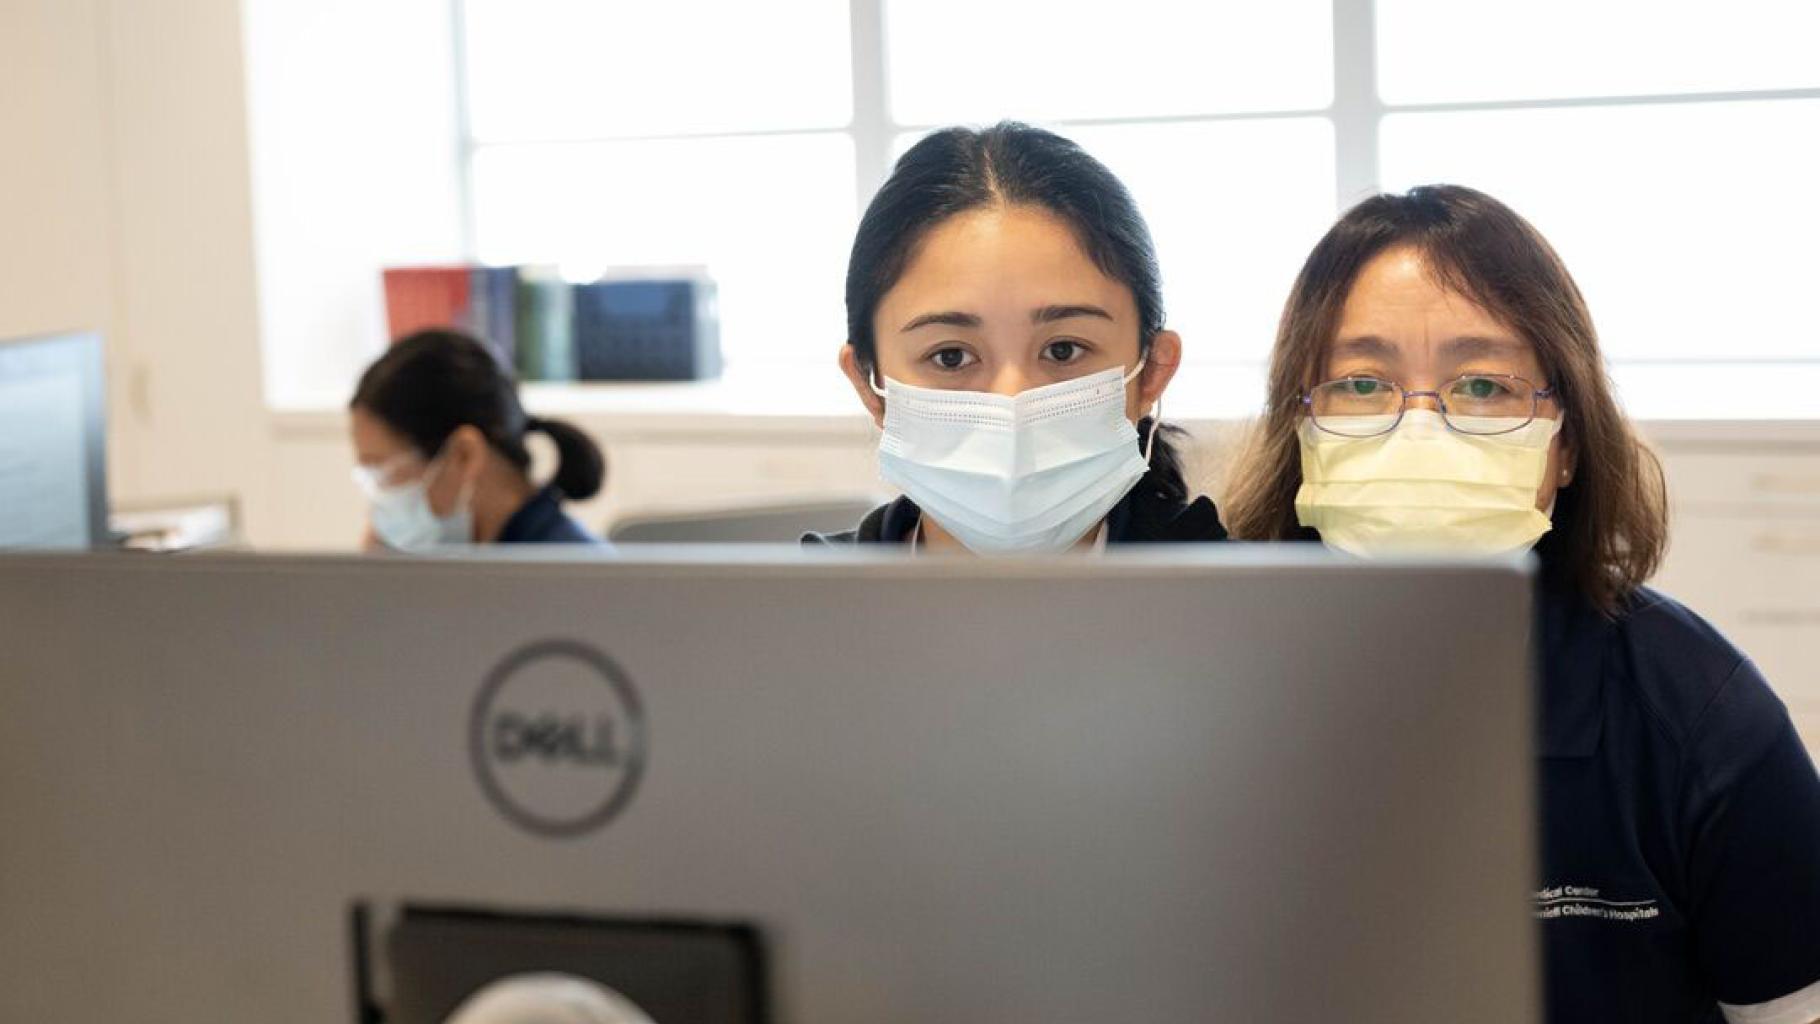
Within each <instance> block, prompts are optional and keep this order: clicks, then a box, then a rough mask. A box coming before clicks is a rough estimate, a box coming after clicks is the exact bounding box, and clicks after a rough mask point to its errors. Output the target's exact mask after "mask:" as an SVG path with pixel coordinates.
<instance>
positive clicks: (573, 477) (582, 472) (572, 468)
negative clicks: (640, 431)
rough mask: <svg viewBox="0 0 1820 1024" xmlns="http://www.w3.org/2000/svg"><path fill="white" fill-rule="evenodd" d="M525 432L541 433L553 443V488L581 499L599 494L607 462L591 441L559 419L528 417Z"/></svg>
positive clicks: (575, 428)
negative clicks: (554, 458)
mask: <svg viewBox="0 0 1820 1024" xmlns="http://www.w3.org/2000/svg"><path fill="white" fill-rule="evenodd" d="M525 429H526V430H529V431H534V432H536V433H539V434H542V435H544V436H545V437H547V438H549V439H550V440H552V441H554V442H556V458H557V461H556V479H555V481H554V483H555V484H556V489H557V490H559V491H561V492H562V493H563V494H565V495H567V496H569V497H571V498H574V499H576V500H581V499H584V498H592V497H593V496H595V495H596V494H599V493H600V485H601V484H602V483H604V482H605V481H606V478H607V459H606V456H605V455H603V454H601V451H600V446H599V445H597V444H595V443H594V441H593V439H592V438H590V437H588V435H586V434H584V433H582V432H581V430H580V429H579V428H577V427H573V426H570V425H569V424H567V423H564V422H562V421H561V420H545V419H539V418H537V417H536V416H532V417H530V418H528V419H526V420H525Z"/></svg>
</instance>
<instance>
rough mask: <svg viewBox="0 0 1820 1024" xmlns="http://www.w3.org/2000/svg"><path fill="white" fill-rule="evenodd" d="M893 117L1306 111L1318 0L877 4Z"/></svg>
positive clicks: (1327, 97)
mask: <svg viewBox="0 0 1820 1024" xmlns="http://www.w3.org/2000/svg"><path fill="white" fill-rule="evenodd" d="M885 38H886V43H887V48H888V49H889V50H890V59H889V60H888V61H887V62H886V63H887V66H888V67H889V68H890V74H891V82H890V93H891V104H892V110H893V112H894V114H895V116H896V119H897V122H898V123H899V124H907V125H909V124H917V125H936V124H947V123H950V122H957V121H974V122H979V121H996V120H999V119H1000V118H1005V117H1014V118H1019V119H1022V120H1027V121H1041V120H1063V119H1071V118H1100V117H1120V116H1160V115H1171V114H1206V113H1218V112H1227V111H1246V110H1313V109H1322V108H1325V107H1326V106H1327V105H1328V103H1329V102H1330V101H1331V100H1332V97H1333V29H1332V4H1331V2H1330V0H1272V2H1270V3H1240V2H1233V0H1224V2H1207V3H1183V2H1181V0H1125V2H1123V3H1120V4H1118V5H1116V8H1109V7H1108V6H1107V5H1106V4H1104V3H1100V2H1097V0H1096V2H1086V0H994V2H991V3H980V2H978V0H888V4H887V10H886V36H885Z"/></svg>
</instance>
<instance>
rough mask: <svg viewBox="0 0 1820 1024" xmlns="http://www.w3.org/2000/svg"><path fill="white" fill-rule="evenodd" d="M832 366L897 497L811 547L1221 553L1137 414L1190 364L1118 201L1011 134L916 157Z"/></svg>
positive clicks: (1085, 168)
mask: <svg viewBox="0 0 1820 1024" xmlns="http://www.w3.org/2000/svg"><path fill="white" fill-rule="evenodd" d="M847 324H848V337H847V344H846V346H845V347H843V348H842V350H841V354H840V365H841V369H842V370H843V371H844V372H845V373H846V375H847V378H848V380H849V381H850V382H851V383H852V386H853V389H854V392H855V393H856V394H857V395H858V396H859V399H860V401H861V402H862V403H864V405H865V407H866V410H867V411H868V412H870V413H871V414H872V418H873V420H874V421H875V422H876V423H877V424H878V425H879V427H880V428H881V429H882V430H883V431H884V436H883V438H882V439H881V441H880V443H879V468H880V472H881V475H883V477H884V478H885V480H886V481H887V482H889V483H891V484H892V485H894V486H896V487H897V488H899V489H900V490H901V491H903V497H901V498H899V499H897V500H896V501H893V502H891V503H889V504H887V505H884V506H882V507H880V508H878V509H876V510H874V511H873V512H872V513H871V514H870V515H868V516H867V517H866V518H865V520H864V521H863V522H861V523H860V525H859V526H858V528H857V529H855V530H851V531H848V532H846V533H840V534H832V535H827V536H817V535H811V536H810V537H807V538H805V540H806V541H809V542H818V541H819V542H824V543H885V544H908V545H911V546H913V547H920V548H926V549H928V550H932V551H960V550H971V551H973V552H975V553H978V554H1015V553H1031V552H1044V551H1062V550H1068V549H1071V548H1082V549H1089V550H1091V549H1096V548H1099V547H1101V546H1104V545H1105V544H1123V543H1133V542H1147V541H1161V542H1183V541H1204V540H1221V539H1224V537H1225V531H1224V530H1223V529H1222V528H1221V526H1220V521H1219V516H1218V513H1217V512H1216V511H1215V509H1214V507H1213V503H1212V502H1210V501H1208V500H1207V499H1206V498H1198V499H1192V500H1191V499H1190V495H1189V493H1188V487H1187V484H1186V483H1185V482H1184V480H1183V478H1182V471H1181V468H1180V464H1179V461H1178V458H1177V454H1176V452H1175V449H1174V448H1173V446H1172V445H1171V444H1170V442H1169V440H1168V438H1167V437H1165V436H1164V433H1165V432H1164V430H1162V429H1161V428H1159V426H1158V423H1157V421H1156V420H1155V419H1153V418H1150V417H1149V416H1148V415H1147V414H1148V413H1149V412H1150V410H1152V409H1153V408H1154V407H1155V406H1156V405H1157V404H1158V401H1159V400H1160V399H1161V398H1162V395H1163V392H1164V390H1165V389H1167V388H1168V386H1169V381H1170V379H1171V378H1172V377H1174V375H1175V370H1176V365H1177V363H1178V362H1179V361H1180V359H1181V351H1182V343H1181V339H1180V338H1179V337H1178V336H1177V335H1176V334H1175V333H1174V332H1172V331H1167V330H1164V329H1163V307H1162V297H1161V289H1160V285H1159V283H1158V271H1157V263H1156V253H1155V249H1154V247H1153V245H1152V243H1151V239H1150V232H1149V229H1148V228H1147V227H1146V226H1145V224H1144V220H1143V218H1142V217H1141V216H1140V215H1139V214H1138V211H1137V206H1136V204H1135V203H1134V202H1133V201H1132V199H1131V196H1130V194H1129V193H1128V192H1127V191H1126V190H1125V187H1124V186H1123V185H1122V184H1120V183H1119V181H1118V179H1117V178H1115V177H1114V176H1113V175H1112V173H1111V172H1110V171H1108V170H1107V169H1106V168H1105V167H1104V166H1103V165H1101V164H1100V163H1099V161H1097V160H1095V159H1093V158H1092V157H1091V156H1088V155H1087V154H1086V153H1085V152H1084V151H1082V150H1081V149H1080V148H1079V147H1078V146H1076V145H1075V144H1074V143H1072V142H1070V141H1068V140H1067V139H1064V138H1062V137H1060V136H1058V135H1055V134H1053V133H1050V132H1047V131H1043V130H1041V129H1037V128H1031V127H1029V126H1026V125H1021V124H1016V123H1013V122H1005V123H1002V124H999V125H996V126H994V127H991V128H987V129H985V130H983V131H973V130H969V129H964V128H949V129H946V130H943V131H938V132H935V133H933V134H931V135H929V136H927V137H926V138H924V139H923V140H922V141H920V142H918V143H917V144H916V145H915V146H913V147H912V148H911V149H910V150H909V151H908V152H907V153H905V154H904V156H903V158H902V159H900V160H899V161H898V163H897V166H896V168H895V169H894V170H893V172H892V174H891V178H890V180H888V181H887V182H886V183H885V185H884V187H883V188H881V189H880V190H879V192H878V194H877V195H876V196H875V197H874V198H873V200H872V202H871V204H870V205H869V206H868V207H867V209H866V214H865V216H864V217H863V218H862V219H861V221H860V226H859V230H858V232H857V234H856V236H855V238H854V242H853V251H852V255H851V257H850V259H849V262H848V267H847Z"/></svg>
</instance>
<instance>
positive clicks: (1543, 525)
mask: <svg viewBox="0 0 1820 1024" xmlns="http://www.w3.org/2000/svg"><path fill="white" fill-rule="evenodd" d="M1477 422H1478V423H1479V424H1482V425H1483V426H1484V427H1485V428H1486V429H1490V430H1496V429H1498V428H1499V425H1500V424H1503V425H1505V427H1506V429H1508V428H1509V427H1513V426H1516V425H1517V424H1519V423H1522V421H1521V420H1520V419H1519V420H1500V419H1494V418H1489V417H1487V418H1482V419H1481V420H1479V421H1477ZM1560 429H1561V421H1560V420H1558V419H1552V420H1551V419H1541V418H1537V419H1535V420H1532V421H1531V422H1530V423H1529V424H1528V425H1526V426H1521V427H1517V429H1514V430H1510V431H1509V432H1508V433H1502V434H1484V435H1479V434H1462V433H1460V432H1458V431H1455V430H1449V429H1448V428H1447V423H1446V421H1445V420H1443V419H1442V418H1441V415H1440V414H1439V413H1436V412H1431V411H1429V410H1426V409H1411V410H1409V411H1408V412H1407V413H1405V414H1404V416H1403V421H1402V422H1401V423H1399V424H1398V425H1397V428H1396V429H1395V430H1392V431H1391V432H1390V433H1388V434H1379V435H1377V436H1375V437H1341V436H1339V435H1336V434H1331V433H1328V432H1327V431H1324V430H1321V429H1320V428H1319V427H1316V426H1315V425H1314V421H1313V420H1309V419H1304V420H1303V421H1302V425H1301V428H1300V435H1299V436H1300V439H1301V447H1302V487H1301V489H1300V490H1299V491H1297V492H1296V498H1295V510H1296V518H1297V520H1299V521H1300V522H1301V524H1302V525H1303V526H1307V527H1312V528H1313V529H1315V530H1318V531H1320V534H1321V540H1322V541H1323V542H1324V543H1326V544H1327V545H1328V546H1329V547H1334V548H1338V549H1340V550H1341V551H1348V552H1351V553H1353V554H1356V555H1368V556H1369V555H1381V554H1398V553H1414V552H1431V553H1447V554H1481V555H1483V554H1497V553H1502V552H1510V551H1522V550H1524V549H1527V548H1528V547H1530V546H1531V545H1533V544H1534V543H1535V542H1536V540H1537V539H1538V538H1540V537H1541V536H1542V535H1543V534H1544V533H1547V532H1548V529H1549V526H1550V523H1549V518H1548V516H1547V515H1544V514H1543V513H1542V512H1539V511H1537V510H1536V492H1537V491H1538V490H1539V489H1540V488H1541V486H1542V479H1543V476H1544V474H1546V473H1547V472H1548V451H1549V444H1550V442H1552V441H1553V440H1554V436H1555V434H1557V433H1558V432H1560Z"/></svg>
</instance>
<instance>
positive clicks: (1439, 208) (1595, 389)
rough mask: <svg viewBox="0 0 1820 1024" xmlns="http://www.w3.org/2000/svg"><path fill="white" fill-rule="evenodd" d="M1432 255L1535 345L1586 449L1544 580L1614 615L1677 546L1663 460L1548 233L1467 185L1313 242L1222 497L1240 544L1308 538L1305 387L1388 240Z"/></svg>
mask: <svg viewBox="0 0 1820 1024" xmlns="http://www.w3.org/2000/svg"><path fill="white" fill-rule="evenodd" d="M1403 246H1407V247H1410V248H1412V249H1414V250H1415V251H1416V252H1417V253H1419V254H1421V257H1422V260H1423V262H1424V264H1425V265H1426V267H1427V270H1428V273H1429V274H1430V275H1431V276H1432V277H1433V279H1434V281H1435V282H1436V283H1437V284H1439V285H1440V286H1442V287H1443V288H1446V289H1447V290H1449V291H1451V292H1453V293H1455V294H1457V295H1461V296H1464V297H1465V298H1468V299H1470V300H1472V301H1473V302H1474V303H1476V304H1478V305H1479V306H1481V307H1482V308H1484V309H1485V310H1486V311H1487V312H1489V313H1491V314H1492V315H1493V316H1495V317H1497V318H1498V320H1500V321H1501V322H1503V323H1504V324H1505V325H1506V326H1508V327H1509V328H1510V329H1511V330H1513V331H1515V332H1517V334H1518V335H1519V336H1521V337H1522V338H1524V339H1525V340H1527V341H1528V342H1529V343H1530V345H1531V346H1532V347H1533V348H1534V349H1535V352H1536V357H1537V359H1538V360H1540V362H1541V364H1542V372H1543V373H1544V374H1546V375H1547V380H1546V381H1543V382H1539V383H1542V384H1543V385H1544V386H1547V387H1551V388H1553V389H1554V391H1555V394H1556V396H1557V398H1556V400H1557V401H1558V402H1559V403H1560V406H1561V409H1562V413H1563V416H1564V420H1563V423H1562V428H1561V438H1562V441H1563V442H1564V443H1565V444H1566V445H1568V446H1570V447H1571V449H1572V451H1573V452H1574V454H1575V456H1576V467H1575V470H1574V480H1573V484H1572V485H1571V486H1569V487H1566V488H1563V489H1562V490H1561V491H1560V492H1559V494H1558V495H1557V498H1556V502H1555V512H1554V526H1553V528H1552V529H1551V530H1550V531H1549V532H1548V533H1546V534H1544V535H1543V537H1542V540H1541V542H1540V543H1539V544H1537V545H1536V554H1537V555H1538V556H1539V557H1540V559H1541V561H1542V569H1543V573H1544V576H1545V578H1547V579H1550V580H1552V581H1555V582H1558V583H1560V584H1562V585H1564V586H1567V587H1569V588H1571V589H1573V590H1576V591H1578V592H1579V593H1580V594H1582V595H1583V596H1585V597H1586V598H1587V599H1588V600H1589V601H1590V602H1591V603H1593V604H1594V605H1596V606H1598V607H1599V608H1600V609H1602V610H1604V611H1606V612H1616V611H1617V610H1618V607H1619V605H1620V603H1621V602H1622V601H1623V600H1624V599H1625V598H1626V597H1628V596H1629V595H1630V594H1631V593H1632V592H1634V591H1635V590H1636V589H1637V588H1638V587H1640V586H1642V585H1643V583H1644V581H1646V580H1648V579H1649V577H1650V575H1651V574H1652V573H1654V571H1655V568H1656V566H1657V564H1658V563H1659V562H1660V561H1661V560H1662V553H1663V549H1664V548H1665V547H1666V545H1667V542H1668V511H1667V506H1668V496H1667V492H1666V488H1665V486H1664V482H1663V477H1662V467H1661V465H1660V464H1659V463H1658V462H1657V460H1656V457H1655V455H1654V454H1653V453H1651V452H1650V450H1649V449H1648V448H1647V447H1646V446H1645V445H1644V444H1643V441H1642V440H1641V439H1640V438H1639V437H1638V436H1637V434H1636V432H1635V431H1634V430H1633V429H1632V428H1631V425H1630V421H1629V420H1627V419H1626V418H1625V417H1624V413H1623V412H1622V411H1621V410H1620V409H1619V408H1618V403H1617V399H1616V397H1615V396H1614V394H1613V391H1612V386H1611V382H1610V380H1609V379H1608V378H1607V377H1606V372H1605V361H1604V358H1603V357H1602V356H1601V355H1600V353H1599V338H1598V334H1597V332H1595V331H1594V330H1593V321H1592V314H1591V313H1590V312H1589V311H1588V310H1587V308H1586V300H1585V299H1584V298H1583V297H1582V296H1581V294H1580V289H1579V287H1578V286H1577V285H1575V284H1574V279H1573V277H1572V276H1571V275H1569V274H1568V272H1567V267H1566V265H1565V264H1563V263H1562V262H1561V257H1560V256H1558V255H1556V254H1555V251H1554V249H1553V248H1552V247H1550V246H1549V244H1548V242H1547V240H1546V239H1544V238H1543V237H1542V235H1541V234H1540V233H1539V232H1537V231H1536V229H1535V228H1534V227H1531V226H1530V224H1529V222H1528V221H1526V220H1524V219H1523V218H1522V217H1520V216H1518V215H1517V214H1516V212H1515V211H1513V210H1511V209H1510V207H1508V206H1505V205H1504V204H1503V203H1500V202H1498V201H1497V200H1496V199H1493V198H1492V197H1490V196H1488V195H1486V194H1484V193H1483V192H1477V191H1474V190H1472V189H1470V188H1463V187H1461V186H1458V185H1429V186H1424V187H1421V188H1416V189H1411V190H1410V191H1408V192H1406V193H1403V194H1401V195H1379V196H1374V197H1372V198H1370V199H1367V200H1365V201H1364V202H1362V203H1360V204H1359V205H1357V206H1355V207H1353V208H1352V209H1351V210H1349V211H1347V213H1346V215H1345V216H1343V217H1341V218H1340V220H1339V222H1338V223H1336V224H1335V225H1334V226H1333V227H1332V228H1331V229H1330V230H1329V231H1328V232H1327V234H1326V236H1325V237H1323V238H1322V239H1321V241H1320V242H1319V243H1317V244H1316V245H1315V247H1314V251H1313V252H1311V253H1310V254H1309V256H1308V260H1307V262H1306V263H1304V264H1303V265H1302V272H1301V274H1300V275H1299V276H1298V277H1297V278H1296V282H1295V286H1294V288H1293V289H1292V290H1291V291H1290V294H1289V301H1288V304H1287V305H1285V306H1284V308H1283V318H1282V320H1281V322H1280V323H1279V324H1278V326H1277V339H1276V348H1275V349H1274V351H1273V352H1272V353H1271V357H1270V385H1269V386H1270V403H1269V406H1268V408H1267V411H1266V413H1265V417H1264V419H1263V421H1262V422H1261V423H1259V424H1258V426H1257V429H1256V431H1255V432H1254V434H1253V437H1252V442H1251V445H1250V446H1249V450H1248V451H1247V452H1246V453H1245V454H1244V455H1243V456H1242V457H1241V458H1240V460H1239V462H1238V465H1237V467H1236V468H1235V470H1234V471H1233V474H1232V479H1231V480H1230V482H1229V486H1228V488H1227V491H1226V494H1225V500H1224V501H1223V502H1222V504H1223V506H1224V509H1225V513H1226V526H1227V528H1228V529H1229V530H1231V531H1232V536H1233V537H1234V538H1237V539H1241V540H1280V539H1288V538H1293V537H1300V536H1305V535H1306V532H1307V531H1304V530H1303V529H1302V528H1301V526H1300V525H1299V524H1298V521H1297V518H1296V512H1295V495H1296V491H1297V489H1298V488H1300V487H1301V483H1302V467H1301V457H1300V450H1299V442H1298V441H1297V438H1296V431H1297V428H1298V426H1299V425H1300V422H1301V419H1302V404H1301V397H1302V395H1303V394H1304V393H1305V392H1306V391H1307V390H1308V389H1309V388H1311V387H1313V386H1314V385H1315V384H1318V383H1320V376H1321V372H1322V370H1323V369H1324V367H1325V365H1326V358H1327V351H1328V347H1329V346H1330V345H1331V344H1332V343H1333V341H1334V335H1335V333H1336V332H1337V331H1338V330H1339V325H1340V314H1341V311H1342V309H1343V308H1344V307H1345V305H1346V298H1347V296H1348V295H1350V294H1351V293H1352V288H1353V284H1354V282H1355V281H1357V280H1358V277H1359V274H1360V273H1361V272H1362V271H1363V270H1364V268H1365V266H1366V264H1368V263H1370V262H1371V260H1372V259H1373V258H1375V257H1377V256H1378V255H1380V254H1381V253H1384V252H1386V251H1388V250H1390V249H1393V248H1397V247H1403Z"/></svg>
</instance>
